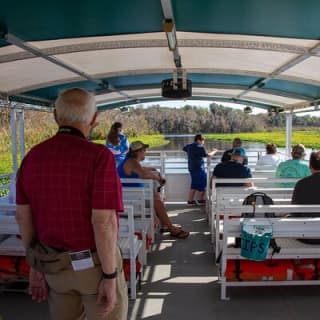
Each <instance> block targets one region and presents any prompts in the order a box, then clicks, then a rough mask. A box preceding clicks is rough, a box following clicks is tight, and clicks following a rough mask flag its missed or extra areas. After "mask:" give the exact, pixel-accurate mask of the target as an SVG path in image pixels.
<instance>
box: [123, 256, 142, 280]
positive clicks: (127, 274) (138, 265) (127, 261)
mask: <svg viewBox="0 0 320 320" xmlns="http://www.w3.org/2000/svg"><path fill="white" fill-rule="evenodd" d="M123 272H124V277H125V279H126V281H129V280H130V259H123ZM140 272H141V263H140V262H139V261H138V260H136V273H137V274H138V273H140Z"/></svg>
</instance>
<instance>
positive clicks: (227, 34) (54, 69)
mask: <svg viewBox="0 0 320 320" xmlns="http://www.w3.org/2000/svg"><path fill="white" fill-rule="evenodd" d="M166 8H169V11H166ZM168 12H169V14H168ZM319 12H320V1H318V0H304V1H301V0H277V1H276V0H269V1H267V0H259V1H257V0H255V1H254V0H241V1H240V0H188V1H186V0H172V1H170V0H168V1H167V0H163V1H160V0H139V1H138V0H122V1H121V0H120V1H111V0H104V1H99V0H91V1H86V0H79V1H77V2H74V1H65V0H64V1H62V0H56V1H53V2H50V1H47V2H43V1H36V0H30V1H22V0H12V1H6V2H4V1H3V3H2V5H1V10H0V94H1V95H2V97H3V99H9V100H11V101H19V102H24V103H31V104H37V105H47V106H50V105H52V102H53V101H54V100H55V98H56V96H57V94H58V93H59V91H60V90H63V89H66V88H68V87H73V86H78V87H83V88H86V89H88V90H91V91H93V92H95V93H96V95H97V97H98V96H99V99H97V101H98V103H99V106H100V107H101V108H102V109H106V108H114V107H118V106H119V105H125V104H131V103H135V102H137V101H150V100H151V101H160V100H162V99H163V98H162V97H161V90H160V87H161V81H162V80H164V79H167V78H169V77H171V76H172V72H173V71H174V70H175V69H176V66H175V63H174V59H173V54H172V52H170V51H169V49H168V46H167V40H166V36H165V33H164V31H163V20H164V19H165V18H167V19H168V18H169V17H170V14H171V15H172V18H173V20H174V22H175V28H176V31H177V41H178V51H177V52H176V53H177V54H179V55H180V58H181V62H182V65H181V66H182V68H183V69H184V70H186V72H187V77H188V79H190V80H191V81H192V83H193V98H194V99H196V98H197V99H208V100H215V99H216V100H218V101H224V100H225V101H228V100H229V101H233V102H240V103H245V104H250V103H252V105H257V106H261V107H263V108H268V107H282V105H284V106H285V107H287V108H289V107H290V106H292V108H298V106H300V105H301V106H304V107H305V106H309V105H316V104H318V103H319V100H320V75H319V74H320V72H316V70H320V53H319V52H320V50H319V46H320V45H319V43H320V42H319V40H320V29H319V23H318V15H319ZM17 40H18V41H17ZM30 47H31V50H30ZM34 48H35V50H33V49H34ZM57 61H58V64H57ZM59 63H60V64H59Z"/></svg>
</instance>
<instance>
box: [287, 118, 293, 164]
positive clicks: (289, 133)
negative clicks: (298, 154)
mask: <svg viewBox="0 0 320 320" xmlns="http://www.w3.org/2000/svg"><path fill="white" fill-rule="evenodd" d="M292 118H293V113H292V112H290V113H286V156H287V157H288V158H290V155H291V145H292Z"/></svg>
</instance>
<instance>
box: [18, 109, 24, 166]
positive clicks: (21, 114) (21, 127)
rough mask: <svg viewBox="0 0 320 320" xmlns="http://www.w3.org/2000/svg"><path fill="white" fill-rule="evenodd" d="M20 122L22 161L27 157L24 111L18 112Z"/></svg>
mask: <svg viewBox="0 0 320 320" xmlns="http://www.w3.org/2000/svg"><path fill="white" fill-rule="evenodd" d="M17 114H18V120H19V146H20V156H21V160H22V159H23V158H24V155H25V137H24V110H23V109H19V110H17Z"/></svg>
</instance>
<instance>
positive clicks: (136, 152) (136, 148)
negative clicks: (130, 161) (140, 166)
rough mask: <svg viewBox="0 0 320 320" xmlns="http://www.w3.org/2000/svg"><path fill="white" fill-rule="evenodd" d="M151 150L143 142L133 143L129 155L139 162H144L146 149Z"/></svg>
mask: <svg viewBox="0 0 320 320" xmlns="http://www.w3.org/2000/svg"><path fill="white" fill-rule="evenodd" d="M147 148H149V145H148V144H145V143H143V142H142V141H139V140H137V141H133V142H131V143H130V147H129V151H128V154H129V155H130V156H131V157H132V158H135V159H137V160H138V161H143V160H144V158H145V152H146V149H147Z"/></svg>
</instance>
